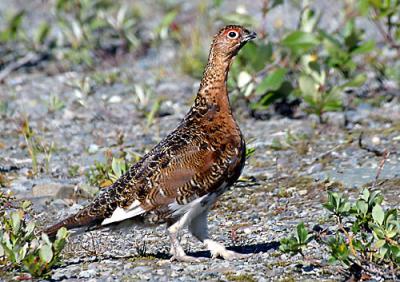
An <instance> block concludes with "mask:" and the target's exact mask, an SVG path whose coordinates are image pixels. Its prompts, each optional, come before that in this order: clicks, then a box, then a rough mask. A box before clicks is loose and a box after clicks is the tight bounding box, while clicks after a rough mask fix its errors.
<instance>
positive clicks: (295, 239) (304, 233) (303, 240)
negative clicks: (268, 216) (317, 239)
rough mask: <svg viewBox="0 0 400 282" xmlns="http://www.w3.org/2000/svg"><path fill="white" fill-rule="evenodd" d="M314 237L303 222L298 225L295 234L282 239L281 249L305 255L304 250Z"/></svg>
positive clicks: (285, 251)
mask: <svg viewBox="0 0 400 282" xmlns="http://www.w3.org/2000/svg"><path fill="white" fill-rule="evenodd" d="M312 239H313V235H312V234H309V232H308V230H307V229H306V228H305V226H304V223H303V222H301V223H299V224H298V225H297V227H296V232H295V235H294V236H291V237H289V238H283V239H282V240H281V241H280V246H279V250H280V251H281V252H284V253H292V254H301V255H302V256H304V254H303V251H304V249H305V247H306V246H307V244H308V243H309V242H311V240H312Z"/></svg>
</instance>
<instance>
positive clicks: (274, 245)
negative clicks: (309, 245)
mask: <svg viewBox="0 0 400 282" xmlns="http://www.w3.org/2000/svg"><path fill="white" fill-rule="evenodd" d="M278 248H279V242H276V241H272V242H268V243H258V244H252V245H243V246H231V247H227V249H228V250H231V251H235V252H237V253H239V254H258V253H264V252H268V251H269V250H277V249H278ZM187 254H188V255H190V256H193V257H206V258H210V257H211V253H210V251H198V252H187ZM151 256H154V257H155V258H158V259H169V258H171V255H169V254H166V253H161V252H160V253H156V254H151Z"/></svg>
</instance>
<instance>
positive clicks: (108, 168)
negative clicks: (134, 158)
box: [86, 157, 129, 187]
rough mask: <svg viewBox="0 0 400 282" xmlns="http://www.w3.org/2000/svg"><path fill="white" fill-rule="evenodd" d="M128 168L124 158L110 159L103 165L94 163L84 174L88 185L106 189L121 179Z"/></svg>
mask: <svg viewBox="0 0 400 282" xmlns="http://www.w3.org/2000/svg"><path fill="white" fill-rule="evenodd" d="M128 168H129V164H128V162H127V160H126V159H125V158H115V157H111V158H108V160H107V161H106V162H105V163H100V162H97V161H95V163H94V165H93V166H91V167H90V168H89V171H88V172H87V173H86V179H87V180H88V182H89V184H91V185H94V186H100V187H107V186H109V185H111V184H112V183H114V182H115V181H116V180H117V179H118V178H119V177H121V176H122V175H123V174H124V173H125V172H126V171H127V170H128Z"/></svg>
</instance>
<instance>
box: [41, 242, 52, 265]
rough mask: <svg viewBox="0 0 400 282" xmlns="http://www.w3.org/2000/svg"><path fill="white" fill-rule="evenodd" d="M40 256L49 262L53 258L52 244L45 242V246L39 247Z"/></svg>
mask: <svg viewBox="0 0 400 282" xmlns="http://www.w3.org/2000/svg"><path fill="white" fill-rule="evenodd" d="M39 256H40V258H41V259H42V260H43V261H44V262H46V263H49V262H50V261H51V260H52V258H53V251H52V249H51V245H48V244H44V245H43V246H41V247H40V249H39Z"/></svg>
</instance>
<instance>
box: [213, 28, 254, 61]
mask: <svg viewBox="0 0 400 282" xmlns="http://www.w3.org/2000/svg"><path fill="white" fill-rule="evenodd" d="M256 37H257V34H256V33H255V32H254V31H249V30H248V29H246V28H244V27H242V26H240V25H228V26H225V27H223V28H222V29H221V30H220V31H219V32H218V33H217V34H216V35H215V36H214V41H213V44H212V52H213V53H214V54H213V55H216V54H217V55H218V56H220V57H222V58H223V59H224V60H230V59H232V58H233V57H234V56H235V55H236V54H237V53H238V52H239V50H240V49H241V48H242V47H243V46H244V45H245V44H246V43H247V42H248V41H250V40H252V39H254V38H256Z"/></svg>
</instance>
